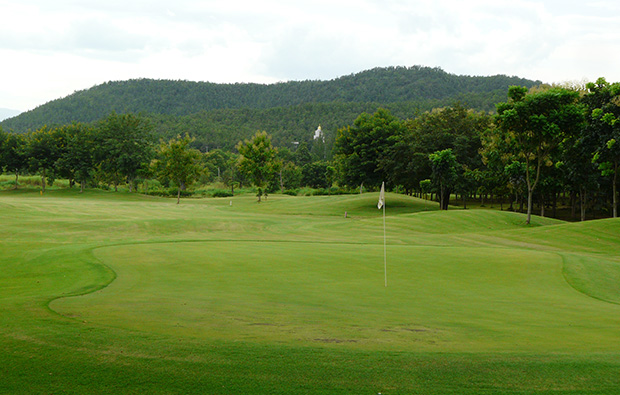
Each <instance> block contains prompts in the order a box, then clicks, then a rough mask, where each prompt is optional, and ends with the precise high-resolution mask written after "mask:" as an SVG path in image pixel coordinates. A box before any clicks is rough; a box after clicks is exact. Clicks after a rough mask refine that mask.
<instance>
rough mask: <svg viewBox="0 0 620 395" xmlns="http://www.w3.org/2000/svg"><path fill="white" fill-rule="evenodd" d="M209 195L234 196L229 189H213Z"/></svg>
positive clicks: (215, 196)
mask: <svg viewBox="0 0 620 395" xmlns="http://www.w3.org/2000/svg"><path fill="white" fill-rule="evenodd" d="M211 196H213V197H214V198H217V197H232V196H234V195H233V194H232V193H231V192H230V191H224V190H217V191H214V192H213V193H212V194H211Z"/></svg>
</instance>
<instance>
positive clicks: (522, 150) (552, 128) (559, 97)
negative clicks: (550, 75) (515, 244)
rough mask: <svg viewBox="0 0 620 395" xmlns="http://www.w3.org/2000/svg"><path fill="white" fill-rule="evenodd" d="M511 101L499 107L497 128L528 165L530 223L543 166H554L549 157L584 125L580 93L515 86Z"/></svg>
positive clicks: (512, 89)
mask: <svg viewBox="0 0 620 395" xmlns="http://www.w3.org/2000/svg"><path fill="white" fill-rule="evenodd" d="M508 96H509V98H510V100H509V101H508V102H505V103H499V104H498V105H497V117H496V121H495V122H496V124H497V127H498V129H500V130H501V131H502V132H504V133H506V134H507V136H508V137H509V138H510V139H511V145H512V147H513V148H514V150H515V153H516V154H518V156H519V157H520V158H521V159H522V160H523V161H524V162H525V171H526V174H525V179H526V184H527V220H526V222H527V223H528V224H529V223H530V221H531V215H532V195H533V193H534V190H535V188H536V186H537V185H538V181H539V180H540V173H541V169H542V167H543V166H544V165H551V164H552V162H551V161H550V154H551V153H552V152H553V150H555V149H556V148H557V147H558V145H559V144H560V143H561V142H562V141H563V140H564V138H565V136H566V135H569V134H572V133H574V132H575V131H576V130H578V129H579V128H580V127H581V124H582V122H583V112H582V108H581V106H580V105H579V103H578V99H579V93H578V92H576V91H572V90H568V89H564V88H550V89H548V90H542V91H537V92H531V93H529V94H528V90H527V88H525V87H519V86H512V87H510V88H509V90H508Z"/></svg>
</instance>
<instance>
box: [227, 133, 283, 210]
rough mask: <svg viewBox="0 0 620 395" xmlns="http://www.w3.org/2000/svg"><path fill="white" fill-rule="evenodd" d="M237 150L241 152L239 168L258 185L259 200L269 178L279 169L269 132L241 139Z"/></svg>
mask: <svg viewBox="0 0 620 395" xmlns="http://www.w3.org/2000/svg"><path fill="white" fill-rule="evenodd" d="M237 150H238V151H239V154H241V158H240V160H239V170H240V171H241V172H243V173H245V174H246V175H247V176H248V177H249V179H250V180H251V182H252V183H253V184H254V185H255V186H256V187H258V195H257V197H258V202H259V203H260V201H261V196H262V192H263V191H264V188H265V186H266V185H267V183H268V182H269V180H270V179H271V178H272V177H273V175H274V173H275V172H276V170H277V163H276V160H275V158H276V149H275V148H274V147H273V146H272V144H271V138H270V137H269V135H268V134H267V132H257V133H256V134H255V135H254V137H252V138H251V139H249V140H247V139H246V140H244V141H240V142H239V143H238V144H237Z"/></svg>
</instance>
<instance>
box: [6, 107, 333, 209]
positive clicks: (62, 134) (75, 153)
mask: <svg viewBox="0 0 620 395" xmlns="http://www.w3.org/2000/svg"><path fill="white" fill-rule="evenodd" d="M194 144H195V140H194V138H191V137H190V136H189V135H185V136H184V137H180V136H177V137H176V138H172V139H170V140H168V141H165V140H162V141H161V143H160V144H159V145H156V144H155V139H154V137H153V127H152V126H151V123H150V122H149V121H148V120H146V119H144V118H141V117H138V116H135V115H133V114H116V113H112V114H110V115H109V116H108V117H107V118H106V119H104V120H102V121H100V122H98V123H97V124H93V125H89V124H82V123H72V124H70V125H65V126H62V127H57V128H48V127H43V128H41V129H39V130H37V131H35V132H32V133H28V134H13V133H4V132H2V130H1V129H0V170H1V171H3V172H9V173H13V174H14V175H15V188H17V186H18V181H19V175H20V174H23V173H29V174H39V175H40V176H41V185H42V190H43V192H44V191H45V188H46V186H47V185H48V183H53V182H54V180H55V179H58V178H63V179H68V180H69V181H70V185H71V186H73V185H74V184H76V183H78V184H80V186H81V190H82V191H83V190H84V188H85V187H86V185H87V184H90V185H101V184H103V185H110V186H112V185H113V187H114V189H115V190H118V186H119V185H120V184H127V185H128V186H129V191H130V192H132V191H133V190H134V189H135V188H136V185H137V183H138V180H141V179H148V178H154V177H157V178H158V179H159V180H160V181H161V182H162V184H164V185H169V184H172V185H174V186H175V187H176V194H177V202H178V201H179V198H180V195H181V191H182V190H184V189H185V188H186V187H187V186H189V185H190V184H192V183H193V182H194V181H196V180H202V181H203V182H204V183H209V182H213V181H221V182H223V183H224V184H225V185H227V186H229V187H230V188H231V192H232V193H234V188H235V186H242V185H243V184H244V183H245V184H249V183H253V184H255V185H256V186H258V187H259V199H260V196H262V195H263V192H265V193H266V192H267V191H268V190H273V191H275V190H280V191H284V189H285V188H286V189H295V188H299V187H301V186H310V187H315V188H326V187H328V186H329V185H331V179H332V178H333V177H332V175H333V169H332V170H331V172H330V171H329V169H330V167H329V166H328V164H327V162H326V161H324V160H319V159H320V158H319V155H318V154H312V153H311V152H310V150H309V149H308V145H307V144H306V143H301V144H300V146H299V148H298V149H297V150H296V151H295V152H292V151H291V150H289V149H287V148H281V149H275V147H273V145H272V142H271V139H270V138H269V136H267V134H266V133H264V132H262V133H257V134H256V135H255V136H254V137H253V138H252V139H248V140H245V142H239V144H238V146H237V149H238V152H239V153H235V152H230V151H225V150H221V149H215V150H210V151H209V152H206V153H202V152H201V151H199V150H197V149H195V148H193V145H194ZM322 153H323V150H321V154H322ZM328 175H329V177H330V178H327V177H328Z"/></svg>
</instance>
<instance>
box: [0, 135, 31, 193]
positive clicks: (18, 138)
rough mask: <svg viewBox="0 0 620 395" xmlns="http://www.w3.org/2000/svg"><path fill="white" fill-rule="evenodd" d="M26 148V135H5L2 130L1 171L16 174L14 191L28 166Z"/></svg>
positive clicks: (0, 138) (0, 137) (0, 144)
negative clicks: (20, 174) (20, 176)
mask: <svg viewBox="0 0 620 395" xmlns="http://www.w3.org/2000/svg"><path fill="white" fill-rule="evenodd" d="M25 147H26V139H25V137H24V135H22V134H13V133H5V132H2V129H1V128H0V170H2V169H4V170H5V171H7V172H11V173H13V174H15V186H14V189H17V185H18V183H17V181H18V179H19V172H20V171H21V170H23V169H25V168H26V165H27V159H26V155H25Z"/></svg>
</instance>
